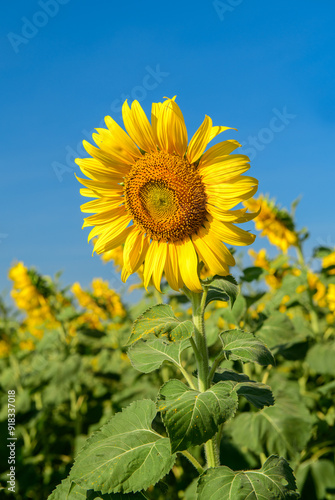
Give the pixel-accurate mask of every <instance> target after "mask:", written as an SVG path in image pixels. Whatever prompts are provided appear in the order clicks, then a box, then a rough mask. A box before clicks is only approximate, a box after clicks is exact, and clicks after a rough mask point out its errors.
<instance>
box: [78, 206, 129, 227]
mask: <svg viewBox="0 0 335 500" xmlns="http://www.w3.org/2000/svg"><path fill="white" fill-rule="evenodd" d="M119 205H120V203H119V202H116V206H115V207H114V208H111V209H110V210H107V211H105V212H99V213H97V214H95V215H90V216H89V217H86V218H85V219H84V224H83V228H84V227H88V226H101V225H103V224H109V223H110V222H112V221H113V220H115V219H118V218H119V217H122V216H125V215H127V212H126V209H125V208H124V206H122V207H120V206H119ZM128 217H129V216H128Z"/></svg>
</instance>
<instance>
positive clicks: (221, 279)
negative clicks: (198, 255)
mask: <svg viewBox="0 0 335 500" xmlns="http://www.w3.org/2000/svg"><path fill="white" fill-rule="evenodd" d="M203 283H204V284H205V285H206V284H209V288H208V293H207V298H206V305H205V307H207V306H208V304H209V303H210V302H213V301H214V300H222V301H228V300H229V299H230V302H231V306H232V307H233V305H234V302H235V300H236V297H237V295H238V294H239V286H238V284H237V281H236V280H235V278H233V276H214V278H212V279H210V280H207V281H206V280H203Z"/></svg>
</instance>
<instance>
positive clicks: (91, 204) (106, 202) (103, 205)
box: [80, 192, 246, 213]
mask: <svg viewBox="0 0 335 500" xmlns="http://www.w3.org/2000/svg"><path fill="white" fill-rule="evenodd" d="M122 194H123V193H122V192H118V193H116V194H115V195H113V196H112V197H110V198H98V199H97V200H91V201H87V202H86V203H83V204H82V205H80V210H81V211H82V212H85V213H90V212H91V213H93V212H94V213H95V212H103V211H105V210H107V209H108V208H111V207H113V208H115V206H117V205H115V203H118V204H119V205H120V204H121V203H123V201H124V198H123V196H122ZM245 210H246V209H245Z"/></svg>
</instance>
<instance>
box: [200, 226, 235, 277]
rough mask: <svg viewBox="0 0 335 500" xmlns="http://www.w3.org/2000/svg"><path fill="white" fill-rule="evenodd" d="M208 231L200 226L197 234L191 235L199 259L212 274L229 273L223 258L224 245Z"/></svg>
mask: <svg viewBox="0 0 335 500" xmlns="http://www.w3.org/2000/svg"><path fill="white" fill-rule="evenodd" d="M206 233H207V234H206ZM208 233H209V232H208V230H206V229H203V228H202V229H201V230H200V231H199V232H198V235H193V236H192V241H193V245H194V246H195V249H196V251H197V253H198V255H199V257H200V260H202V262H203V263H204V264H205V265H206V266H207V267H208V268H209V270H210V271H211V274H212V275H213V276H214V275H215V274H218V275H219V276H226V275H227V274H229V269H228V265H227V262H226V259H225V252H224V248H225V247H224V245H223V243H221V242H220V241H219V240H218V239H217V238H215V237H213V236H209V234H208ZM226 250H227V249H226ZM227 252H228V250H227ZM231 257H232V256H231ZM233 260H234V259H233ZM230 262H231V259H230ZM230 265H233V264H230Z"/></svg>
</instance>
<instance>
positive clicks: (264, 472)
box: [198, 455, 299, 500]
mask: <svg viewBox="0 0 335 500" xmlns="http://www.w3.org/2000/svg"><path fill="white" fill-rule="evenodd" d="M295 490H296V485H295V480H294V476H293V473H292V469H291V468H290V466H289V464H288V463H287V462H286V460H284V459H283V458H279V457H277V456H275V455H273V456H271V457H269V458H268V459H267V461H266V462H265V463H264V465H263V467H262V468H261V469H257V470H246V471H233V470H231V469H229V467H216V468H213V469H207V470H206V471H205V472H204V474H202V476H201V477H200V479H199V484H198V500H246V499H248V500H286V499H290V498H291V499H292V498H298V497H299V495H298V493H295Z"/></svg>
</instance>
